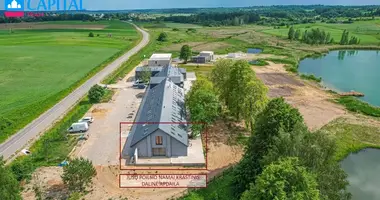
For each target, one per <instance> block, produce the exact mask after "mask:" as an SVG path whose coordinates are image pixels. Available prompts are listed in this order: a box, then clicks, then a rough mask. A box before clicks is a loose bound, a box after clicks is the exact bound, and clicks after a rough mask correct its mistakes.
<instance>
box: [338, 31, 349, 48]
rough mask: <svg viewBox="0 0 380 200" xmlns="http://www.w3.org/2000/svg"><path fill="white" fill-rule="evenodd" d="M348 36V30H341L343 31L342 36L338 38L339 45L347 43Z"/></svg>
mask: <svg viewBox="0 0 380 200" xmlns="http://www.w3.org/2000/svg"><path fill="white" fill-rule="evenodd" d="M348 36H349V32H348V31H347V30H346V29H345V30H344V31H343V33H342V37H341V39H340V42H339V44H341V45H346V44H348V42H349V39H348Z"/></svg>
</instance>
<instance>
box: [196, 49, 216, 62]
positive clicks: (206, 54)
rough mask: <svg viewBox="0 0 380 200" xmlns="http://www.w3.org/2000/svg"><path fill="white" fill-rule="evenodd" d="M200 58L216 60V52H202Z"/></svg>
mask: <svg viewBox="0 0 380 200" xmlns="http://www.w3.org/2000/svg"><path fill="white" fill-rule="evenodd" d="M199 56H204V57H207V58H208V59H207V60H208V61H212V60H214V52H213V51H201V53H200V54H199Z"/></svg>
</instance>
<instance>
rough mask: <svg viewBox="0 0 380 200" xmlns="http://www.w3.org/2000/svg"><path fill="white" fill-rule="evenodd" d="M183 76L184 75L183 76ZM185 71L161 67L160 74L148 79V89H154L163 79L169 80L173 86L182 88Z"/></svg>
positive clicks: (170, 66) (171, 67)
mask: <svg viewBox="0 0 380 200" xmlns="http://www.w3.org/2000/svg"><path fill="white" fill-rule="evenodd" d="M184 74H185V75H184ZM185 76H186V69H181V68H178V67H174V66H172V65H169V66H167V67H163V68H162V70H161V71H160V72H158V73H157V74H156V75H154V76H153V77H151V78H150V82H149V85H150V88H153V87H155V86H156V85H158V84H160V83H161V82H162V81H163V80H164V79H166V78H169V79H170V81H171V82H173V83H174V84H176V85H178V86H180V87H183V82H184V81H185Z"/></svg>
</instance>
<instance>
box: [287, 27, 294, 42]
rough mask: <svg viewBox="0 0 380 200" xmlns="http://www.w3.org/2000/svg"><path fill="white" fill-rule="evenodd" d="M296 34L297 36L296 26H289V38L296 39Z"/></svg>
mask: <svg viewBox="0 0 380 200" xmlns="http://www.w3.org/2000/svg"><path fill="white" fill-rule="evenodd" d="M294 36H295V31H294V27H293V26H291V27H290V28H289V32H288V39H289V40H293V39H294Z"/></svg>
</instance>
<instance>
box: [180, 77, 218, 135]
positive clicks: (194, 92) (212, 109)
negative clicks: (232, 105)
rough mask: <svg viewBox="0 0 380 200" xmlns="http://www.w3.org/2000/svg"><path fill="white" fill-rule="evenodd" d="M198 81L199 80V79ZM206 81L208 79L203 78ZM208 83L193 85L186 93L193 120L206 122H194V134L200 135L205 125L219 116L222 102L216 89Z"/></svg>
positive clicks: (187, 105) (187, 104)
mask: <svg viewBox="0 0 380 200" xmlns="http://www.w3.org/2000/svg"><path fill="white" fill-rule="evenodd" d="M197 81H198V80H197ZM201 81H202V82H203V83H206V82H207V80H206V79H203V80H202V79H201ZM209 84H211V82H209V83H206V84H197V85H198V86H199V87H192V88H191V90H190V92H189V93H188V94H187V95H186V107H187V108H188V109H189V111H190V119H191V121H192V122H201V123H204V124H200V123H196V124H192V126H191V127H192V136H197V135H199V133H200V131H202V129H203V128H205V127H204V126H207V125H209V124H211V123H212V122H214V121H215V119H216V118H217V117H218V116H219V112H220V103H219V99H218V97H217V95H216V94H215V92H214V90H213V89H212V88H210V87H209V86H208V85H209Z"/></svg>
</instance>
